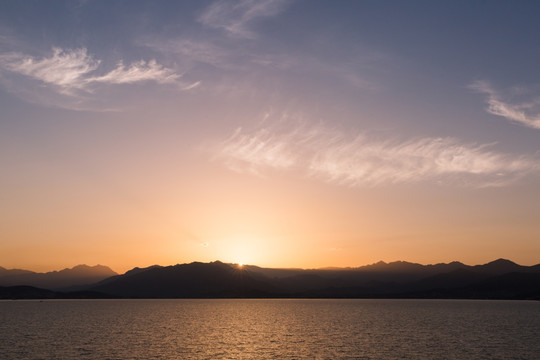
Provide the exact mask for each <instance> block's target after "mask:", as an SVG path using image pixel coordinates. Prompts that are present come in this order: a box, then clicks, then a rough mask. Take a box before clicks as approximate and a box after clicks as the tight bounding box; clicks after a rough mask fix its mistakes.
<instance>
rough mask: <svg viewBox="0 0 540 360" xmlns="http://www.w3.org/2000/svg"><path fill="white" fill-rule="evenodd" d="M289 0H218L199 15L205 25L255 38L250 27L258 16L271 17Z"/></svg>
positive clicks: (242, 36) (236, 34)
mask: <svg viewBox="0 0 540 360" xmlns="http://www.w3.org/2000/svg"><path fill="white" fill-rule="evenodd" d="M288 2H289V1H287V0H238V1H229V0H218V1H216V2H214V3H213V4H211V5H210V6H209V7H208V8H207V9H206V10H205V11H204V12H203V13H202V14H201V16H200V17H199V19H198V20H199V22H200V23H201V24H203V25H205V26H208V27H212V28H219V29H223V30H225V31H226V32H227V33H228V34H229V35H230V36H234V37H240V38H254V37H255V33H254V32H253V31H252V30H251V29H250V28H249V26H250V25H251V24H252V22H253V21H254V20H255V19H258V18H264V17H270V16H274V15H276V14H278V13H280V12H281V11H282V10H283V9H284V7H285V5H286V4H287V3H288Z"/></svg>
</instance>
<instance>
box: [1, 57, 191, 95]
mask: <svg viewBox="0 0 540 360" xmlns="http://www.w3.org/2000/svg"><path fill="white" fill-rule="evenodd" d="M100 64H101V61H100V60H97V59H95V58H94V57H93V56H91V55H90V54H88V50H87V49H85V48H81V49H60V48H53V50H52V55H51V56H49V57H42V58H36V57H32V56H29V55H25V54H21V53H18V52H12V53H5V54H1V55H0V68H1V69H2V70H3V71H4V72H8V73H11V74H19V75H23V76H25V77H27V78H29V79H33V80H37V81H40V82H41V83H43V84H46V85H49V86H51V87H52V89H53V90H54V91H56V92H58V93H60V94H63V95H67V96H74V97H75V96H78V95H80V93H81V92H84V93H91V92H92V90H93V87H94V86H95V85H96V84H133V83H138V82H147V81H152V82H156V83H159V84H179V85H182V84H181V83H180V82H179V80H180V78H181V75H180V74H176V73H175V72H174V71H173V70H172V69H169V68H166V67H164V66H163V65H160V64H158V63H157V62H156V61H155V60H150V61H148V62H147V61H144V60H141V61H138V62H134V63H132V64H130V65H129V66H125V65H124V64H123V63H122V62H120V63H119V64H117V66H116V68H115V69H113V70H111V71H109V72H107V73H105V74H104V75H101V76H93V75H94V73H95V72H96V70H97V69H98V68H99V66H100ZM192 85H193V84H191V85H189V84H188V85H185V84H183V85H182V86H184V87H186V88H187V87H189V86H192Z"/></svg>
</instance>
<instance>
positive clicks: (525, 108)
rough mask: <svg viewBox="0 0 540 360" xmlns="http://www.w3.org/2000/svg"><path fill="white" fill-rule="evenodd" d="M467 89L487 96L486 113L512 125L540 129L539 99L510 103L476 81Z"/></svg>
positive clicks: (485, 84)
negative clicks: (505, 120) (501, 118)
mask: <svg viewBox="0 0 540 360" xmlns="http://www.w3.org/2000/svg"><path fill="white" fill-rule="evenodd" d="M469 88H470V89H472V90H475V91H477V92H479V93H482V94H486V95H487V99H486V102H487V105H488V107H487V108H486V110H487V112H489V113H490V114H493V115H497V116H501V117H503V118H505V119H507V120H509V121H511V122H513V123H518V124H521V125H525V126H528V127H531V128H534V129H540V99H536V100H534V101H529V102H518V103H514V104H512V103H510V102H508V101H505V100H504V97H503V95H502V94H501V93H499V92H498V91H496V90H495V89H494V88H493V87H492V86H490V85H489V84H488V83H487V82H485V81H476V82H474V83H472V84H470V85H469Z"/></svg>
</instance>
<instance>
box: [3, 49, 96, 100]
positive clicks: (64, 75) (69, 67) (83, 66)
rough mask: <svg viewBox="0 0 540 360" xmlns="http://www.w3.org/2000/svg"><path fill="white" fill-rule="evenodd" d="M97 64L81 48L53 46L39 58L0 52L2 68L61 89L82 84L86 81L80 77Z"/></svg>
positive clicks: (94, 68)
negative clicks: (69, 48) (48, 52)
mask: <svg viewBox="0 0 540 360" xmlns="http://www.w3.org/2000/svg"><path fill="white" fill-rule="evenodd" d="M99 64H100V61H99V60H95V59H93V58H92V56H90V55H88V52H87V50H86V49H84V48H83V49H75V50H62V49H60V48H53V54H52V55H51V56H50V57H44V58H41V59H38V58H34V57H31V56H28V55H24V54H21V53H7V54H2V55H0V66H1V67H2V68H3V69H4V70H8V71H11V72H14V73H19V74H22V75H25V76H28V77H30V78H33V79H36V80H40V81H42V82H44V83H46V84H51V85H56V86H58V87H59V89H60V90H61V91H63V92H69V91H70V90H71V89H81V88H83V87H84V86H85V85H86V83H87V82H86V81H85V79H84V77H85V76H86V75H87V74H88V73H90V72H92V71H94V70H96V69H97V68H98V66H99Z"/></svg>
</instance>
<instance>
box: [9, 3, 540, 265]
mask: <svg viewBox="0 0 540 360" xmlns="http://www.w3.org/2000/svg"><path fill="white" fill-rule="evenodd" d="M539 18H540V3H538V2H536V1H524V0H522V1H496V0H493V1H459V0H458V1H444V0H441V1H390V0H388V1H369V0H365V1H347V0H343V1H337V2H336V1H319V0H239V1H227V0H217V1H215V0H210V1H131V0H130V1H98V0H88V1H82V0H81V1H55V0H51V1H7V0H1V1H0V109H1V111H0V169H1V171H0V266H3V267H5V268H24V269H30V270H35V271H50V270H54V269H62V268H65V267H72V266H74V265H77V264H82V263H85V264H89V265H94V264H103V265H108V266H110V267H111V268H112V269H114V270H115V271H118V272H123V271H126V270H128V269H131V268H133V267H135V266H139V267H142V266H149V265H153V264H160V265H171V264H177V263H186V262H192V261H203V262H208V261H214V260H221V261H224V262H235V263H249V264H256V265H260V266H266V267H302V268H317V267H326V266H341V267H349V266H351V267H354V266H361V265H365V264H369V263H374V262H377V261H379V260H383V261H386V262H390V261H397V260H405V261H411V262H418V263H423V264H433V263H439V262H449V261H454V260H458V261H462V262H464V263H467V264H481V263H486V262H489V261H492V260H494V259H497V258H501V257H503V258H508V259H511V260H513V261H515V262H517V263H520V264H523V265H532V264H537V263H540V223H539V219H540V72H539V71H538V64H540V47H539V46H538V38H539V36H540V21H538V19H539Z"/></svg>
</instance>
